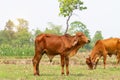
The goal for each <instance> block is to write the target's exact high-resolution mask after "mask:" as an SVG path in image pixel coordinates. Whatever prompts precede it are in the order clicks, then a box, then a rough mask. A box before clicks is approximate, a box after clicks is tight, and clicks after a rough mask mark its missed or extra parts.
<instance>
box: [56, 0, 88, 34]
mask: <svg viewBox="0 0 120 80" xmlns="http://www.w3.org/2000/svg"><path fill="white" fill-rule="evenodd" d="M58 2H59V3H60V4H59V10H60V13H59V15H62V16H64V17H67V16H68V18H67V20H66V31H65V34H66V33H67V31H68V27H69V20H70V18H71V16H72V14H73V11H74V10H76V9H78V10H84V9H87V7H85V6H83V2H82V1H81V0H58Z"/></svg>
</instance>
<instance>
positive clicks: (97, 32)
mask: <svg viewBox="0 0 120 80" xmlns="http://www.w3.org/2000/svg"><path fill="white" fill-rule="evenodd" d="M100 39H103V36H102V32H101V31H96V32H95V34H94V37H93V39H92V44H93V45H94V44H95V43H96V41H97V40H100Z"/></svg>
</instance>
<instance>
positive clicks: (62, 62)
mask: <svg viewBox="0 0 120 80" xmlns="http://www.w3.org/2000/svg"><path fill="white" fill-rule="evenodd" d="M64 65H65V57H64V55H61V67H62V71H61V74H62V75H64Z"/></svg>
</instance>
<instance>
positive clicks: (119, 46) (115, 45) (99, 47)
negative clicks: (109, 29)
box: [86, 38, 120, 69]
mask: <svg viewBox="0 0 120 80" xmlns="http://www.w3.org/2000/svg"><path fill="white" fill-rule="evenodd" d="M107 55H109V56H110V57H111V56H112V55H116V57H117V60H118V61H117V63H116V64H118V63H119V62H120V39H119V38H109V39H104V40H98V41H97V42H96V44H95V46H94V48H93V49H92V52H91V54H90V56H89V58H86V63H87V65H88V67H89V68H90V69H93V68H96V66H97V63H98V61H99V59H100V58H101V57H102V56H103V63H104V68H105V66H106V58H107Z"/></svg>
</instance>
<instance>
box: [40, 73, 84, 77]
mask: <svg viewBox="0 0 120 80" xmlns="http://www.w3.org/2000/svg"><path fill="white" fill-rule="evenodd" d="M40 76H67V75H66V74H65V75H61V74H40ZM68 76H78V77H80V76H86V75H85V74H81V73H79V74H69V75H68Z"/></svg>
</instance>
